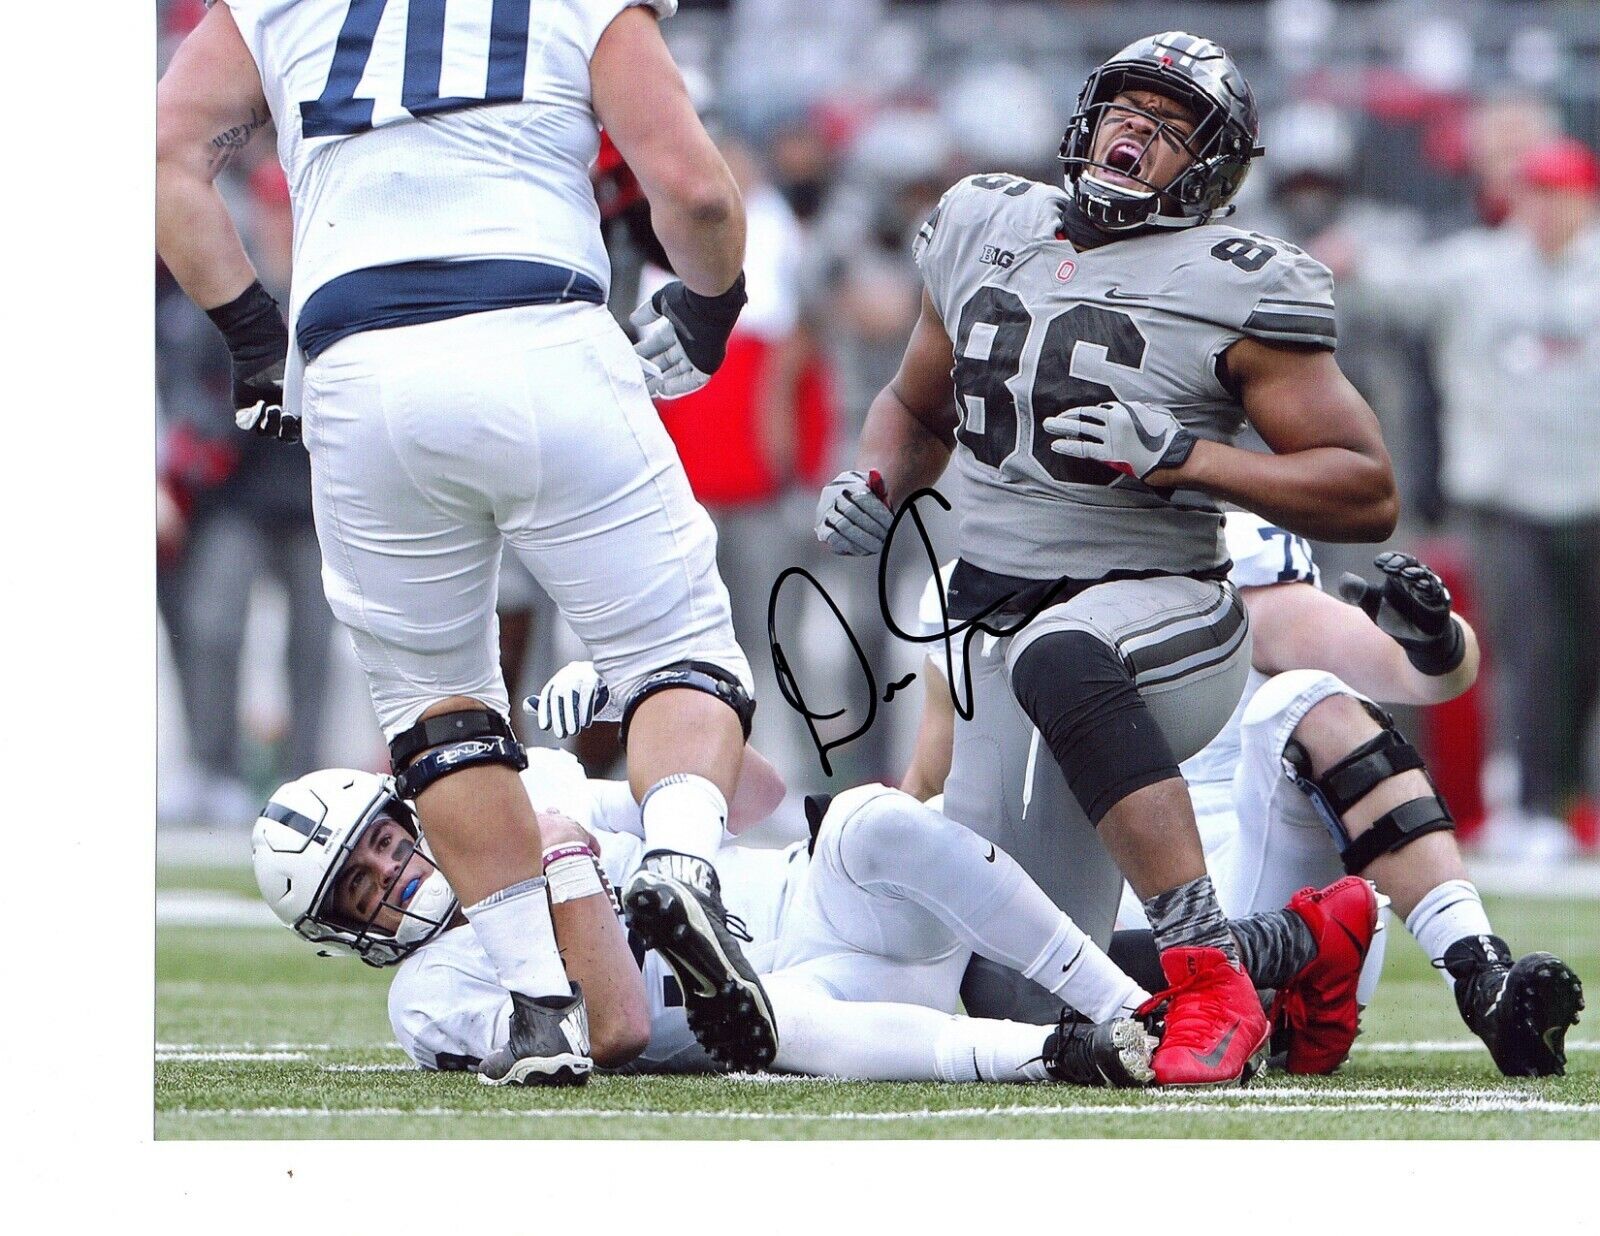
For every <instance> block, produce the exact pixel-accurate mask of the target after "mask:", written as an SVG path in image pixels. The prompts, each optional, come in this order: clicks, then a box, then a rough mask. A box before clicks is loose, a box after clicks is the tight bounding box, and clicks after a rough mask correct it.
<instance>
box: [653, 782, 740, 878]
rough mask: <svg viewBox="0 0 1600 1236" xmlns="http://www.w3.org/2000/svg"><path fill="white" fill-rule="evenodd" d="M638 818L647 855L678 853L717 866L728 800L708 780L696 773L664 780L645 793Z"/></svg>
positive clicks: (726, 820) (726, 818) (725, 822)
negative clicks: (640, 822) (673, 851)
mask: <svg viewBox="0 0 1600 1236" xmlns="http://www.w3.org/2000/svg"><path fill="white" fill-rule="evenodd" d="M639 814H640V816H641V818H642V819H643V821H644V848H645V850H646V851H647V852H648V851H650V850H676V851H677V852H678V853H679V854H689V855H692V856H693V857H695V858H699V859H703V860H705V861H706V862H708V863H711V865H712V866H715V865H716V863H715V861H714V860H715V858H716V854H717V850H718V849H720V848H721V846H722V830H723V828H724V827H725V826H726V825H727V822H728V800H727V799H725V798H724V797H723V796H722V791H721V790H719V789H718V788H717V787H716V786H715V785H714V784H713V783H712V782H710V781H708V780H707V779H706V778H704V777H701V776H697V775H696V774H694V773H673V774H672V775H671V776H670V777H663V778H661V780H660V781H657V782H656V783H655V784H654V785H652V786H651V787H650V788H649V789H648V790H646V791H645V793H644V801H643V802H641V803H640V804H639Z"/></svg>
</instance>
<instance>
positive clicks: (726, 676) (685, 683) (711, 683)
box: [622, 661, 756, 747]
mask: <svg viewBox="0 0 1600 1236" xmlns="http://www.w3.org/2000/svg"><path fill="white" fill-rule="evenodd" d="M682 687H687V688H688V689H689V690H691V691H704V692H705V693H706V694H707V695H714V696H716V697H717V699H719V700H721V701H722V702H723V703H724V704H726V705H727V706H728V707H729V708H731V709H733V712H734V715H735V716H737V717H738V718H739V728H740V729H741V730H743V731H744V736H745V738H746V739H747V740H748V739H749V737H750V721H751V719H752V718H753V717H754V716H755V715H756V702H755V700H754V699H753V698H751V695H750V692H748V691H746V690H745V689H744V683H742V682H740V681H739V679H738V676H737V675H735V674H732V673H730V672H729V671H727V670H725V669H723V668H722V667H721V666H720V665H712V664H711V663H710V662H709V661H679V662H677V663H676V664H674V665H669V666H667V667H666V668H665V669H658V670H657V671H656V672H655V673H653V674H650V675H649V676H647V677H646V678H645V680H644V681H643V682H641V683H640V684H639V685H638V686H637V687H636V688H634V692H633V694H632V695H630V696H629V697H628V702H627V703H626V704H624V705H623V707H622V745H623V746H624V747H626V746H627V745H628V726H629V725H630V724H631V723H632V721H633V714H634V711H635V710H636V709H637V708H638V707H639V705H640V704H642V703H644V701H645V700H647V699H649V698H650V696H652V695H654V694H655V693H656V692H657V691H671V690H674V689H677V688H682Z"/></svg>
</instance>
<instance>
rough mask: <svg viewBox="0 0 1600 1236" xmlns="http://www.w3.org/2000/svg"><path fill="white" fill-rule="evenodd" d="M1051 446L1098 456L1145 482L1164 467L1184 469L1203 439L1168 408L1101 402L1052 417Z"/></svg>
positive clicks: (1072, 455) (1048, 422) (1048, 427)
mask: <svg viewBox="0 0 1600 1236" xmlns="http://www.w3.org/2000/svg"><path fill="white" fill-rule="evenodd" d="M1044 431H1045V432H1046V433H1047V434H1050V435H1051V436H1052V437H1054V438H1055V441H1054V442H1052V443H1051V444H1050V449H1051V450H1052V451H1054V452H1055V453H1056V454H1057V455H1065V456H1067V457H1068V458H1069V459H1092V460H1094V462H1096V463H1102V464H1105V465H1106V467H1108V468H1115V469H1116V470H1117V471H1118V472H1125V473H1127V475H1129V476H1135V477H1138V478H1139V479H1140V480H1141V481H1142V480H1144V479H1145V477H1147V476H1149V475H1150V474H1151V473H1152V472H1155V471H1157V470H1158V469H1160V468H1181V467H1182V466H1183V464H1184V462H1185V461H1186V460H1187V459H1188V458H1189V452H1190V451H1192V450H1194V444H1195V443H1196V442H1197V441H1198V440H1199V439H1197V438H1196V437H1195V436H1194V434H1192V433H1190V432H1189V431H1188V430H1187V429H1185V428H1184V427H1183V426H1182V425H1181V424H1180V423H1179V422H1178V418H1177V417H1175V416H1173V415H1172V413H1171V412H1168V411H1167V410H1166V409H1165V408H1158V407H1156V406H1155V405H1154V404H1150V403H1120V402H1115V401H1113V402H1111V403H1099V404H1095V405H1094V406H1092V407H1087V408H1073V409H1071V410H1070V411H1067V412H1062V413H1059V414H1057V415H1056V416H1050V417H1046V418H1045V420H1044Z"/></svg>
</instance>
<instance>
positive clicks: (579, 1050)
mask: <svg viewBox="0 0 1600 1236" xmlns="http://www.w3.org/2000/svg"><path fill="white" fill-rule="evenodd" d="M593 1068H594V1061H593V1060H591V1059H590V1058H589V1010H588V1009H587V1008H586V1007H585V1006H584V1003H583V989H582V988H581V987H579V986H578V984H576V983H574V984H572V995H570V996H525V995H523V994H522V993H521V992H516V991H514V992H512V993H511V1037H510V1039H509V1040H507V1042H506V1044H505V1045H504V1046H503V1047H497V1048H495V1050H494V1051H492V1052H490V1053H489V1055H488V1056H486V1057H485V1058H484V1060H483V1062H482V1063H481V1064H480V1065H479V1066H478V1080H479V1081H480V1082H482V1083H483V1084H484V1085H486V1086H581V1085H583V1084H584V1083H585V1082H587V1081H588V1080H589V1071H590V1070H591V1069H593Z"/></svg>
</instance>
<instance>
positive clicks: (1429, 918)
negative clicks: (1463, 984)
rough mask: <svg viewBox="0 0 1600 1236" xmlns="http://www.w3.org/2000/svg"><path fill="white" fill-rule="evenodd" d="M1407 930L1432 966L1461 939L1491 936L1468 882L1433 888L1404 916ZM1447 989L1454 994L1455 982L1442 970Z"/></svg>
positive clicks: (1476, 896)
mask: <svg viewBox="0 0 1600 1236" xmlns="http://www.w3.org/2000/svg"><path fill="white" fill-rule="evenodd" d="M1406 930H1407V931H1409V932H1410V933H1411V934H1412V936H1413V937H1414V938H1415V939H1416V942H1417V943H1418V944H1420V945H1421V946H1422V951H1423V952H1425V953H1427V954H1428V959H1429V960H1430V961H1433V962H1440V961H1443V960H1444V954H1445V950H1446V949H1448V948H1449V947H1450V946H1451V945H1452V944H1454V943H1455V942H1456V941H1457V940H1459V939H1461V938H1462V937H1463V936H1492V935H1493V934H1494V928H1493V927H1491V926H1489V916H1488V915H1487V914H1486V913H1484V909H1483V899H1482V898H1481V897H1479V896H1478V890H1477V889H1476V888H1475V887H1474V886H1473V884H1472V882H1471V881H1470V880H1446V881H1445V882H1444V883H1443V884H1440V885H1438V886H1437V887H1435V888H1432V889H1430V890H1429V891H1428V893H1427V894H1426V895H1425V896H1424V897H1423V898H1422V900H1421V901H1419V902H1417V905H1416V908H1415V909H1413V910H1412V911H1411V913H1410V914H1409V915H1407V916H1406ZM1439 973H1440V974H1441V975H1442V976H1443V977H1444V981H1445V983H1446V985H1447V986H1449V987H1450V989H1451V990H1452V991H1453V990H1454V989H1455V984H1456V981H1455V979H1453V978H1451V977H1450V973H1449V971H1447V970H1445V969H1443V968H1441V969H1440V970H1439Z"/></svg>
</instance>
